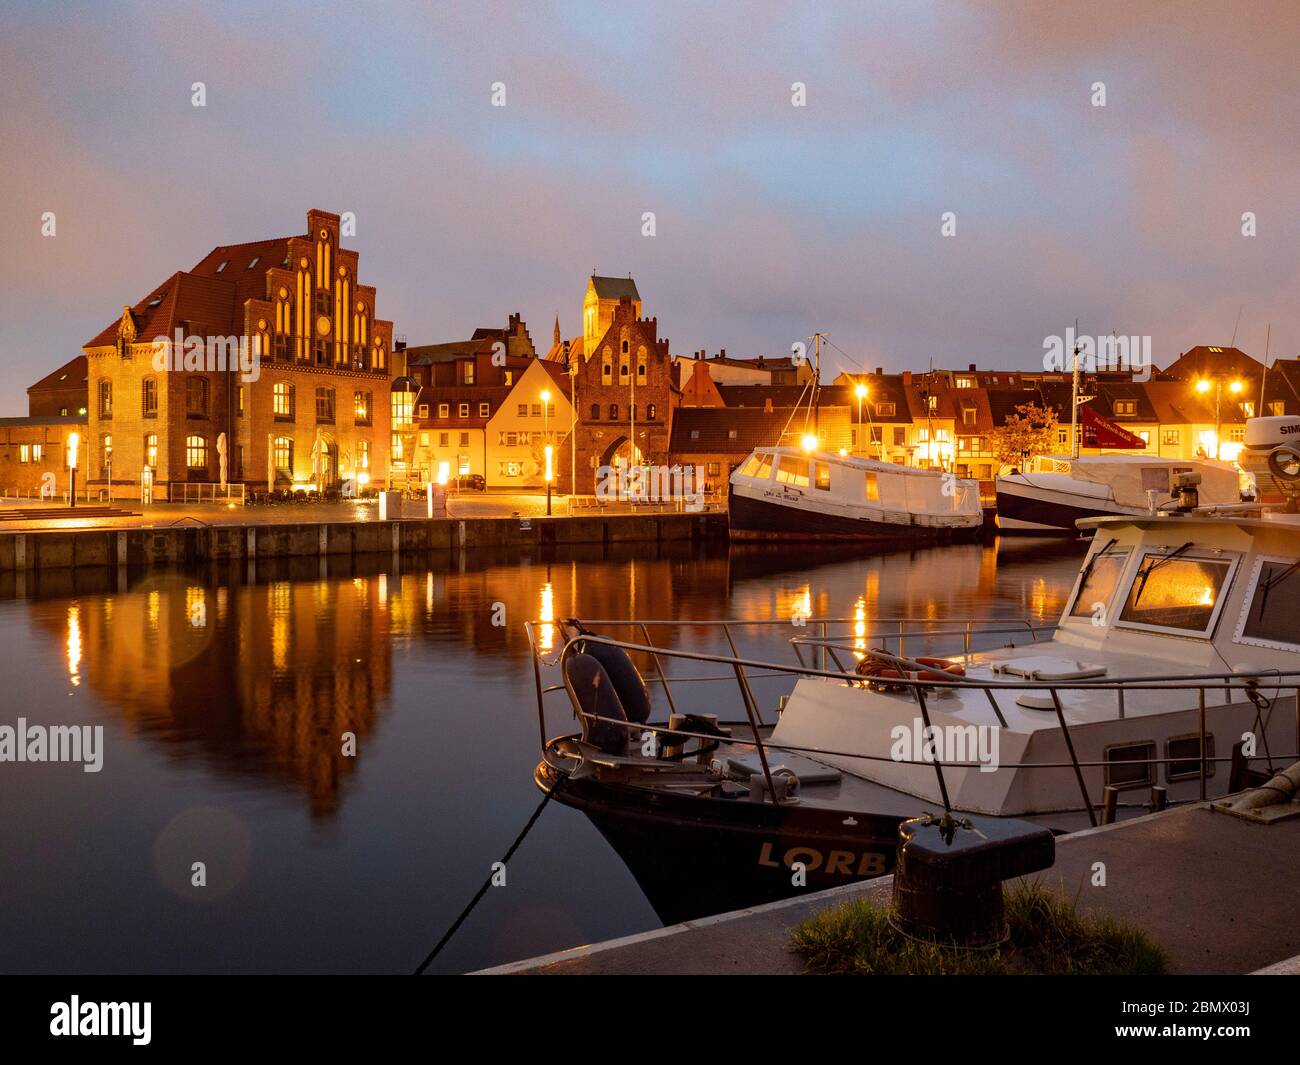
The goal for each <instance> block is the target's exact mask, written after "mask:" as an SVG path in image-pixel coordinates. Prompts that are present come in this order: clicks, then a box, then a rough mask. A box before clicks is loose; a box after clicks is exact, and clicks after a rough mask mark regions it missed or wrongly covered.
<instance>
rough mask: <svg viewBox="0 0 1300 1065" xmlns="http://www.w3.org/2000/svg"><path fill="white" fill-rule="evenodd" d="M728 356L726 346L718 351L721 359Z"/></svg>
mask: <svg viewBox="0 0 1300 1065" xmlns="http://www.w3.org/2000/svg"><path fill="white" fill-rule="evenodd" d="M726 357H727V349H726V348H721V349H720V350H719V351H718V358H720V359H725V358H726Z"/></svg>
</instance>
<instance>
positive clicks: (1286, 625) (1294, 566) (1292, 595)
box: [1241, 559, 1300, 647]
mask: <svg viewBox="0 0 1300 1065" xmlns="http://www.w3.org/2000/svg"><path fill="white" fill-rule="evenodd" d="M1297 592H1300V559H1296V560H1295V561H1284V560H1275V559H1266V560H1264V561H1263V562H1261V563H1260V568H1259V576H1258V577H1257V578H1256V579H1255V591H1254V595H1253V596H1252V597H1251V600H1250V609H1249V610H1248V611H1247V612H1246V618H1245V620H1244V622H1243V623H1242V626H1241V638H1242V639H1243V640H1244V641H1246V642H1254V643H1262V644H1265V645H1268V646H1273V645H1276V644H1283V645H1285V646H1288V647H1295V646H1297V645H1300V594H1297Z"/></svg>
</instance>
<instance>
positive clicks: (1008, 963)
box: [791, 880, 1165, 976]
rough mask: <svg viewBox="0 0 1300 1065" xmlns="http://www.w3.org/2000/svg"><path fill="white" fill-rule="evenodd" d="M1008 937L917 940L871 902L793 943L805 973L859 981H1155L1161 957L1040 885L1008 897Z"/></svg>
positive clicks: (839, 912)
mask: <svg viewBox="0 0 1300 1065" xmlns="http://www.w3.org/2000/svg"><path fill="white" fill-rule="evenodd" d="M1004 906H1005V909H1006V917H1007V924H1008V925H1009V926H1010V930H1011V936H1010V938H1009V939H1008V940H1007V942H1005V943H1003V944H1002V945H1001V946H1000V947H998V948H996V949H994V950H959V949H956V948H953V947H949V946H942V945H940V944H934V943H918V942H917V941H916V940H913V939H908V938H907V937H906V936H904V935H902V934H900V933H899V932H897V931H896V930H895V929H894V927H893V926H892V925H891V924H890V923H889V914H888V910H887V909H886V908H883V907H879V906H876V905H875V904H873V903H872V902H871V901H869V900H868V899H855V900H853V901H851V902H845V903H841V904H840V905H838V906H835V907H833V908H831V909H829V910H825V911H824V912H822V913H819V914H817V915H816V916H813V917H810V918H808V919H807V920H806V921H804V922H803V923H802V924H800V925H799V926H798V927H797V928H796V929H795V930H794V935H793V938H792V940H791V945H792V946H793V948H794V950H795V951H796V952H797V953H799V954H802V955H803V956H804V958H805V961H806V966H807V971H808V972H810V973H822V974H850V975H864V976H905V975H915V976H946V975H962V976H1010V975H1016V974H1020V975H1040V976H1064V975H1073V976H1121V975H1124V976H1155V975H1159V974H1161V973H1163V972H1164V971H1165V955H1164V952H1163V951H1162V950H1161V949H1160V948H1159V947H1158V946H1157V945H1156V944H1155V943H1153V942H1152V941H1151V940H1150V939H1148V938H1147V936H1146V935H1145V933H1143V932H1141V931H1139V930H1138V929H1136V928H1131V927H1129V926H1128V925H1125V924H1123V923H1121V922H1120V921H1116V920H1115V919H1114V918H1112V917H1107V916H1095V915H1093V914H1086V913H1080V912H1079V911H1078V909H1077V908H1076V907H1075V904H1074V903H1073V902H1072V901H1071V900H1069V899H1066V898H1064V897H1062V896H1060V895H1057V894H1055V893H1054V892H1051V891H1049V890H1048V889H1047V888H1046V887H1044V886H1043V885H1042V884H1041V883H1040V882H1039V881H1037V880H1032V881H1022V882H1020V883H1018V884H1016V885H1015V886H1014V887H1011V888H1009V889H1008V890H1007V891H1006V892H1005V896H1004Z"/></svg>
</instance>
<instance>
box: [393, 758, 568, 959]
mask: <svg viewBox="0 0 1300 1065" xmlns="http://www.w3.org/2000/svg"><path fill="white" fill-rule="evenodd" d="M560 780H561V778H560V777H559V776H557V777H556V778H555V783H554V784H552V785H551V786H550V787H549V788H548V789H547V790H546V795H545V796H543V798H542V801H541V802H540V803H538V805H537V809H536V810H534V811H533V816H532V817H530V818H529V819H528V823H527V824H526V825H524V828H523V831H522V832H520V833H519V835H518V836H516V837H515V841H514V842H513V843H512V844H510V849H509V850H508V851H506V853H505V855H504V856H503V857H502V858H501V862H500V864H501V865H505V864H507V863H508V862H509V861H510V859H511V858H512V857H514V853H515V851H517V850H518V849H519V845H520V844H521V843H523V841H524V837H525V836H527V835H528V833H529V832H530V831H531V830H532V827H533V825H535V824H537V819H538V818H539V817H541V816H542V811H543V810H545V809H546V804H547V803H548V802H550V801H551V796H553V795H554V794H555V792H556V789H557V788H559V786H560ZM492 876H493V874H492V873H488V876H487V879H486V880H484V881H483V886H482V887H480V888H479V889H478V891H477V892H475V894H474V897H473V898H472V899H470V900H469V905H468V906H466V907H465V908H464V909H463V910H461V911H460V916H459V917H457V918H456V920H454V921H453V922H452V924H451V927H450V928H448V929H447V931H446V932H445V933H444V934H443V937H442V938H441V939H440V940H438V942H437V945H436V946H435V947H434V948H433V950H431V951H429V953H428V955H427V956H426V957H425V959H424V961H422V962H420V964H419V966H417V968H416V970H415V973H414V975H415V976H423V975H424V970H425V969H427V968H428V967H429V966H430V964H432V962H433V959H434V958H436V957H437V956H438V955H439V954H440V953H441V952H442V948H443V947H445V946H446V945H447V944H448V942H450V941H451V937H452V936H454V935H455V934H456V931H457V930H458V929H459V928H460V926H461V925H462V924H464V923H465V921H466V919H467V918H468V917H469V915H470V914H471V913H473V912H474V907H475V906H477V905H478V904H479V903H480V902H481V901H482V899H483V896H484V895H486V894H487V893H488V889H489V888H490V887H491V886H492Z"/></svg>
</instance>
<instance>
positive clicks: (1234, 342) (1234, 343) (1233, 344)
mask: <svg viewBox="0 0 1300 1065" xmlns="http://www.w3.org/2000/svg"><path fill="white" fill-rule="evenodd" d="M1244 306H1245V304H1242V305H1241V306H1239V307H1238V308H1237V321H1236V322H1235V323H1234V325H1233V327H1232V339H1231V340H1230V341H1228V347H1230V348H1235V347H1236V346H1237V327H1238V326H1240V325H1241V311H1242V307H1244Z"/></svg>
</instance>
